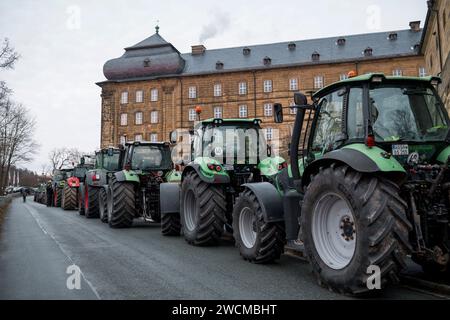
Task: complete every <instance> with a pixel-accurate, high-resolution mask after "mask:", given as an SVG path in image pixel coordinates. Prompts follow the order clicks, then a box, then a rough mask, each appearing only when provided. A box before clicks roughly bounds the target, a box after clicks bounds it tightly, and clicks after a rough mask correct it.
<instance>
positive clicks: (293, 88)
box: [289, 78, 298, 91]
mask: <svg viewBox="0 0 450 320" xmlns="http://www.w3.org/2000/svg"><path fill="white" fill-rule="evenodd" d="M289 90H291V91H297V90H298V79H297V78H292V79H290V80H289Z"/></svg>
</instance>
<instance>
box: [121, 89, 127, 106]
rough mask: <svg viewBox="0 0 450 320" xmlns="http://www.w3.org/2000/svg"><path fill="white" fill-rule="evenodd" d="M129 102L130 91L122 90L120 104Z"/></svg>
mask: <svg viewBox="0 0 450 320" xmlns="http://www.w3.org/2000/svg"><path fill="white" fill-rule="evenodd" d="M127 103H128V91H122V93H121V94H120V104H127Z"/></svg>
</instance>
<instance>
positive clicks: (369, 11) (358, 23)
mask: <svg viewBox="0 0 450 320" xmlns="http://www.w3.org/2000/svg"><path fill="white" fill-rule="evenodd" d="M426 10H427V7H426V1H425V0H371V1H368V0H346V1H332V0H314V1H310V0H308V1H306V0H286V1H283V0H279V1H273V0H270V1H266V0H258V1H251V0H248V1H242V0H227V1H211V0H210V1H200V0H197V1H190V0H160V1H153V0H133V1H119V0H116V1H114V0H78V1H77V0H41V1H31V0H29V1H26V0H15V1H10V0H0V40H2V39H3V38H5V37H7V38H9V39H10V41H11V43H12V45H13V46H14V47H15V49H16V50H17V51H18V52H19V53H20V55H21V59H20V60H19V62H18V63H17V65H16V67H15V69H14V70H10V71H2V72H0V79H1V80H6V81H7V83H8V85H9V87H10V88H11V89H13V91H14V99H15V100H16V101H17V102H21V103H23V104H24V105H25V106H27V107H28V108H29V109H30V110H31V112H32V114H33V115H34V116H35V117H36V120H37V125H38V127H37V130H36V137H35V138H36V140H37V141H38V142H39V143H40V145H41V148H40V151H39V154H38V155H37V157H36V159H35V160H34V161H33V162H32V163H29V164H24V165H22V166H23V167H28V168H29V169H32V170H36V171H38V170H41V166H42V164H44V163H47V162H48V159H47V158H48V153H49V152H50V150H51V149H53V148H55V147H61V146H67V147H77V148H78V149H80V150H82V151H85V152H88V151H89V152H90V151H93V150H95V149H96V148H98V147H99V145H100V106H101V100H100V88H99V87H98V86H96V85H95V82H98V81H101V80H104V79H105V78H104V75H103V72H102V68H103V64H104V63H105V62H106V61H107V60H108V59H111V58H116V57H119V56H121V55H122V54H123V52H124V51H123V48H125V47H127V46H130V45H133V44H135V43H137V42H139V41H141V40H143V39H145V38H146V37H149V36H150V35H152V34H153V33H154V31H155V29H154V27H155V25H156V24H157V21H159V25H160V34H161V35H162V36H163V37H164V38H165V39H166V40H167V41H169V42H171V43H172V44H173V45H174V46H175V47H176V48H177V49H178V50H179V51H181V52H189V51H190V46H191V45H194V44H199V43H200V42H203V44H205V46H206V47H207V48H209V49H212V48H221V47H234V46H241V45H252V44H262V43H271V42H279V41H290V40H302V39H308V38H318V37H330V36H338V35H348V34H358V33H367V32H376V31H391V30H400V29H407V28H408V24H409V22H410V21H413V20H421V21H422V26H423V23H424V20H425V16H426Z"/></svg>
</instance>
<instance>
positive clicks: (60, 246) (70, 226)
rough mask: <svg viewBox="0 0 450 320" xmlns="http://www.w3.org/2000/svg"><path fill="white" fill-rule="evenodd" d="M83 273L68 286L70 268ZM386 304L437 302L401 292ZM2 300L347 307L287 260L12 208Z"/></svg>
mask: <svg viewBox="0 0 450 320" xmlns="http://www.w3.org/2000/svg"><path fill="white" fill-rule="evenodd" d="M73 264H75V265H77V266H78V267H79V268H80V269H81V272H82V276H81V289H79V290H78V289H73V290H69V289H68V288H67V286H66V281H67V278H68V277H69V276H70V274H67V273H66V271H67V268H68V267H69V266H71V265H73ZM380 298H383V299H435V298H436V297H435V296H432V295H428V294H426V293H421V292H417V291H412V290H410V289H408V288H405V287H402V286H396V287H392V288H390V289H388V290H387V291H386V292H385V293H384V294H383V295H382V296H381V297H380ZM0 299H350V298H349V297H345V296H341V295H337V294H334V293H332V292H329V291H328V290H325V289H323V288H321V287H319V286H318V285H317V284H316V281H315V279H314V278H313V276H312V274H311V272H310V269H309V266H308V264H307V263H306V262H303V261H302V260H299V259H297V258H294V257H291V256H286V255H284V256H283V257H282V259H281V260H280V261H279V262H277V263H275V264H271V265H254V264H250V263H248V262H245V261H243V260H242V259H241V258H240V256H239V254H238V252H237V250H236V248H234V246H233V245H232V244H231V243H227V242H224V243H223V244H222V245H220V246H219V247H209V248H200V247H192V246H190V245H188V244H187V243H186V242H185V241H184V239H183V238H181V237H163V236H162V235H161V234H160V227H159V225H156V224H155V225H149V224H145V223H143V222H139V221H138V222H136V223H135V225H134V226H133V227H132V228H130V229H120V230H115V229H110V228H109V227H108V226H107V225H106V224H103V223H102V222H100V221H99V220H98V219H94V220H91V219H89V220H88V219H86V218H85V217H84V216H80V215H78V212H76V211H63V210H62V209H60V208H47V207H45V206H43V205H40V204H37V203H34V202H32V198H31V197H29V198H28V201H27V203H25V204H24V203H22V200H21V199H16V200H14V201H13V203H12V205H11V207H10V210H9V212H8V214H7V216H6V218H5V220H4V223H3V226H2V228H1V231H0Z"/></svg>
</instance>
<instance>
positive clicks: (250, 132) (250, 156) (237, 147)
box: [196, 124, 267, 164]
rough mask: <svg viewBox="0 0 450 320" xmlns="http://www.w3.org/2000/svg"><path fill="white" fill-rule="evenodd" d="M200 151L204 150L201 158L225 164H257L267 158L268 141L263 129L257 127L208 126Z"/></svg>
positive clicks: (197, 151) (239, 125)
mask: <svg viewBox="0 0 450 320" xmlns="http://www.w3.org/2000/svg"><path fill="white" fill-rule="evenodd" d="M198 134H201V132H199V133H198ZM258 146H259V148H258ZM199 149H202V155H201V156H203V157H212V158H215V159H216V160H217V161H219V162H220V163H224V164H257V163H258V158H259V159H260V160H261V159H262V158H266V157H267V144H266V139H265V137H264V135H263V134H262V130H261V128H260V127H259V126H255V125H251V126H249V125H241V124H237V125H236V124H229V125H223V124H221V125H220V126H214V125H210V126H207V127H206V128H205V129H204V133H203V139H202V146H201V148H199ZM199 152H200V150H196V153H199ZM199 155H200V154H199Z"/></svg>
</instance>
